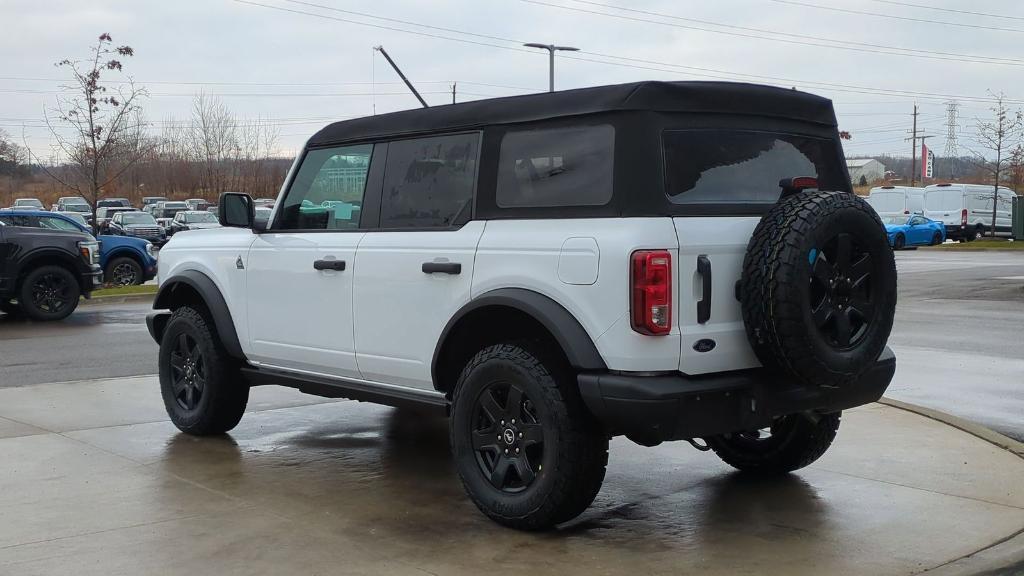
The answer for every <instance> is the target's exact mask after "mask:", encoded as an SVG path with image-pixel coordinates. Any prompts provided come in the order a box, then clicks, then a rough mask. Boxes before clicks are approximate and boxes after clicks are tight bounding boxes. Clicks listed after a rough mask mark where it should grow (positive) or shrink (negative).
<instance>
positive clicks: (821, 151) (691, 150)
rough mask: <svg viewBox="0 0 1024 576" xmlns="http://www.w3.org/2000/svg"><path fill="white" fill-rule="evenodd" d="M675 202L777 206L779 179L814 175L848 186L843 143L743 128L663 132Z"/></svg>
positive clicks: (826, 186) (833, 185) (825, 183)
mask: <svg viewBox="0 0 1024 576" xmlns="http://www.w3.org/2000/svg"><path fill="white" fill-rule="evenodd" d="M663 145H664V149H665V185H666V193H667V194H668V197H669V200H671V201H672V203H673V204H772V203H774V202H775V201H776V200H778V199H779V196H780V195H781V194H782V189H781V188H779V181H780V180H782V179H783V178H792V177H796V176H813V177H815V178H817V179H818V183H819V187H820V188H821V189H823V190H849V188H850V186H849V183H848V182H847V181H846V177H845V175H844V173H843V170H842V165H841V162H840V154H839V147H838V145H837V144H836V143H835V142H834V141H833V140H830V139H828V138H814V137H810V136H801V135H796V134H784V133H777V132H755V131H744V130H670V131H666V132H665V133H664V136H663Z"/></svg>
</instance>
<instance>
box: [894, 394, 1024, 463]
mask: <svg viewBox="0 0 1024 576" xmlns="http://www.w3.org/2000/svg"><path fill="white" fill-rule="evenodd" d="M878 403H879V404H884V405H885V406H890V407H892V408H898V409H900V410H905V411H907V412H911V413H913V414H917V415H918V416H924V417H925V418H930V419H932V420H935V421H937V422H941V423H943V424H946V425H947V426H952V427H953V428H956V429H958V430H961V431H963V432H967V433H968V434H970V435H971V436H975V437H977V438H980V439H982V440H984V441H985V442H988V443H989V444H993V445H995V446H998V447H1000V448H1002V449H1003V450H1006V451H1007V452H1010V453H1011V454H1014V455H1016V456H1018V457H1020V458H1024V442H1018V441H1017V440H1014V439H1013V438H1010V437H1009V436H1004V435H1002V434H1000V433H999V432H996V431H995V430H992V429H990V428H986V427H984V426H982V425H980V424H975V423H974V422H970V421H968V420H964V419H963V418H959V417H957V416H953V415H952V414H947V413H945V412H940V411H938V410H933V409H931V408H925V407H924V406H918V405H917V404H910V403H909V402H901V401H899V400H893V399H892V398H881V399H880V400H879V401H878Z"/></svg>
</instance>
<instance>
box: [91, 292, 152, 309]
mask: <svg viewBox="0 0 1024 576" xmlns="http://www.w3.org/2000/svg"><path fill="white" fill-rule="evenodd" d="M154 298H156V294H125V295H124V296H116V295H115V296H95V297H93V298H89V299H88V300H86V299H82V301H81V302H79V303H78V305H79V306H99V305H101V304H124V303H127V302H152V301H153V299H154Z"/></svg>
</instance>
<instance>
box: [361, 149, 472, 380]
mask: <svg viewBox="0 0 1024 576" xmlns="http://www.w3.org/2000/svg"><path fill="white" fill-rule="evenodd" d="M479 141H480V134H479V133H477V132H472V133H464V134H451V135H444V136H431V137H426V138H415V139H408V140H399V141H394V142H391V143H389V144H388V153H387V163H386V168H385V173H384V177H383V179H384V185H383V194H382V195H381V197H380V210H379V212H380V227H379V229H377V230H371V231H368V232H367V233H366V236H365V237H364V238H363V240H362V242H361V243H360V244H359V250H358V252H357V253H356V261H355V267H354V268H353V272H354V274H355V288H354V308H353V315H354V320H355V335H356V339H355V344H356V360H357V362H358V363H359V370H360V372H361V373H362V375H363V378H365V379H368V380H373V381H378V382H385V383H388V384H393V385H399V386H406V387H412V388H422V389H425V390H433V380H432V377H431V373H430V366H431V360H432V358H433V354H434V347H435V345H436V344H437V341H438V338H439V337H440V335H441V331H442V330H443V329H444V326H445V324H446V323H447V322H448V320H449V319H450V318H451V317H452V316H453V315H454V314H455V312H456V311H457V310H458V309H459V308H461V307H462V306H463V305H464V304H466V303H467V302H469V298H470V287H471V284H472V280H473V267H474V259H475V255H476V248H477V244H478V243H479V241H480V237H481V235H482V234H483V231H484V222H482V221H470V219H471V217H472V211H473V197H474V190H475V187H476V179H477V164H478V154H479V150H480V142H479Z"/></svg>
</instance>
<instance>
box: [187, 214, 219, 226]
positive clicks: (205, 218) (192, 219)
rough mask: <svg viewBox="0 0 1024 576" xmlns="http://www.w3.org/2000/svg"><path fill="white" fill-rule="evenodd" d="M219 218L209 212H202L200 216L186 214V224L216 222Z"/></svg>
mask: <svg viewBox="0 0 1024 576" xmlns="http://www.w3.org/2000/svg"><path fill="white" fill-rule="evenodd" d="M216 221H217V217H216V216H214V215H213V214H210V213H209V212H202V213H199V214H185V222H187V223H189V224H199V223H204V222H216Z"/></svg>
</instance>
